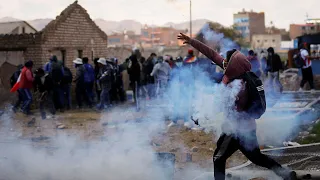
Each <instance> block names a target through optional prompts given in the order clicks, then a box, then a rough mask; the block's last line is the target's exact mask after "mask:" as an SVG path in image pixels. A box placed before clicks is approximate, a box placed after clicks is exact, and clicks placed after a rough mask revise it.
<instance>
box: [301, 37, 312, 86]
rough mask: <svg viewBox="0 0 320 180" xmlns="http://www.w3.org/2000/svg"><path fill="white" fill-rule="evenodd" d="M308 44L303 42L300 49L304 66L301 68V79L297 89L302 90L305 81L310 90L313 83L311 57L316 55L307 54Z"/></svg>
mask: <svg viewBox="0 0 320 180" xmlns="http://www.w3.org/2000/svg"><path fill="white" fill-rule="evenodd" d="M307 49H308V44H307V43H304V44H303V45H302V48H301V49H300V55H301V58H302V59H303V60H304V64H305V65H304V66H303V67H302V68H301V72H302V80H301V83H300V89H299V91H302V90H303V87H304V85H305V84H306V82H309V85H310V89H311V91H314V84H313V72H312V67H311V65H312V61H311V60H312V59H316V57H311V56H309V52H308V50H307Z"/></svg>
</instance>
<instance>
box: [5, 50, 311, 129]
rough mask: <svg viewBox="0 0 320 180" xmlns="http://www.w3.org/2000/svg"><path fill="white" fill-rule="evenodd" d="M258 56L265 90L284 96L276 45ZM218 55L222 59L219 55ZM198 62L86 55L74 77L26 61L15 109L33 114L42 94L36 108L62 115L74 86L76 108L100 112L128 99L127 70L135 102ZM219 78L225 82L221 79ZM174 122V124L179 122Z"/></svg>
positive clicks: (252, 55) (307, 75) (306, 70)
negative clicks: (91, 60)
mask: <svg viewBox="0 0 320 180" xmlns="http://www.w3.org/2000/svg"><path fill="white" fill-rule="evenodd" d="M305 49H306V46H304V47H301V51H300V53H301V57H302V58H304V59H305V61H306V63H305V66H303V67H302V75H303V79H302V81H301V84H300V85H301V86H300V87H301V88H300V90H302V88H303V86H304V84H305V83H306V82H309V84H310V87H311V89H314V86H313V74H312V69H311V61H310V60H309V59H310V58H308V57H309V56H308V54H307V50H305ZM260 54H261V56H260V58H259V57H258V55H257V53H256V52H254V51H253V50H250V51H248V56H247V59H248V61H249V62H250V64H251V67H252V69H251V71H252V72H254V73H255V74H256V75H257V76H258V77H259V78H261V79H262V80H263V81H264V82H265V84H266V86H267V87H269V88H271V89H273V90H274V89H277V90H278V91H280V92H282V90H283V87H282V85H281V83H280V80H279V75H280V71H282V70H283V69H284V68H283V64H282V62H281V59H280V56H279V55H278V54H276V53H275V51H274V49H273V48H272V47H270V48H268V49H267V54H265V52H264V51H262V52H261V53H260ZM220 56H221V57H224V55H223V54H221V53H220ZM197 60H198V58H197V57H196V56H195V55H194V52H193V50H191V49H190V50H189V51H188V54H187V55H186V57H184V58H182V57H176V58H173V57H172V56H170V55H165V56H157V55H156V54H155V53H151V54H150V56H149V57H148V58H144V57H143V56H142V55H141V52H140V50H139V49H135V50H133V52H132V55H131V56H130V57H128V58H127V59H126V60H125V61H124V62H123V63H122V64H119V63H118V62H119V61H118V59H117V58H95V59H94V61H93V64H94V66H92V65H91V64H90V63H89V59H88V58H87V57H84V58H76V59H75V60H74V61H73V63H74V67H75V68H76V74H75V75H73V74H72V71H71V70H70V69H69V68H68V67H66V66H64V65H63V62H62V61H59V60H58V59H57V57H56V56H52V57H51V58H50V60H49V62H47V63H46V64H45V65H44V67H43V68H39V69H36V70H35V71H33V70H32V68H33V62H32V61H28V62H26V63H25V65H24V66H23V65H20V66H18V69H17V71H16V72H15V73H14V74H13V75H12V77H11V85H12V86H14V85H15V84H16V82H17V81H18V79H19V82H20V84H19V88H18V89H17V96H18V98H17V101H16V103H15V104H14V106H13V111H14V112H17V111H18V109H19V107H20V110H21V111H22V112H23V113H24V114H26V115H30V114H32V113H31V112H30V105H31V103H32V100H33V97H32V94H33V93H32V90H31V89H33V90H34V92H37V93H36V94H38V96H39V97H37V98H38V101H39V104H38V105H39V109H40V112H41V116H42V118H43V119H45V118H46V113H45V108H44V107H45V106H47V107H48V108H49V110H50V112H51V113H52V114H55V113H56V111H57V110H59V111H60V112H64V111H65V110H69V109H71V108H72V98H71V96H72V94H73V93H72V92H71V91H72V84H73V83H74V84H75V88H74V89H75V99H76V103H77V108H79V109H81V108H83V107H84V103H85V104H86V105H87V107H89V108H95V109H96V110H99V111H101V110H104V109H108V108H110V107H112V106H113V105H114V104H118V103H123V102H125V101H126V99H127V94H126V92H125V90H124V85H123V78H122V73H123V71H125V70H127V72H128V74H129V81H130V88H131V89H132V91H133V99H134V101H135V102H136V101H137V98H145V99H147V100H149V99H152V98H155V97H162V96H163V94H164V92H165V90H166V88H167V85H168V82H169V80H170V79H171V78H172V77H176V76H182V75H181V74H180V72H181V71H180V69H181V68H182V67H188V68H192V67H193V66H195V64H197V63H196V62H197ZM220 74H223V71H220ZM180 79H183V78H180ZM215 80H216V81H217V82H221V78H220V80H217V79H215ZM191 84H192V83H191ZM189 85H190V84H189ZM188 88H191V87H188ZM171 124H175V121H173V123H171Z"/></svg>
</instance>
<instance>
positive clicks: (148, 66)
mask: <svg viewBox="0 0 320 180" xmlns="http://www.w3.org/2000/svg"><path fill="white" fill-rule="evenodd" d="M156 61H157V55H156V54H155V53H151V54H150V56H149V57H148V59H147V60H146V61H145V62H144V63H143V70H144V74H145V76H146V77H145V79H146V83H147V89H148V96H149V97H154V94H155V93H154V77H152V76H151V73H152V70H153V67H154V65H155V64H156Z"/></svg>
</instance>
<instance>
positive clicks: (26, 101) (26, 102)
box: [21, 89, 32, 113]
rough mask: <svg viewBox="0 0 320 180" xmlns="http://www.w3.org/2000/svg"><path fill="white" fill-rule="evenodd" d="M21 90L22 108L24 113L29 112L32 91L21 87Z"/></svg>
mask: <svg viewBox="0 0 320 180" xmlns="http://www.w3.org/2000/svg"><path fill="white" fill-rule="evenodd" d="M21 92H22V93H23V105H22V110H23V112H24V113H29V112H30V105H31V103H32V93H31V91H30V89H21Z"/></svg>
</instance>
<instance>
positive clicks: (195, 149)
mask: <svg viewBox="0 0 320 180" xmlns="http://www.w3.org/2000/svg"><path fill="white" fill-rule="evenodd" d="M191 151H192V152H198V151H199V148H198V147H197V146H194V147H193V148H191Z"/></svg>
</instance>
